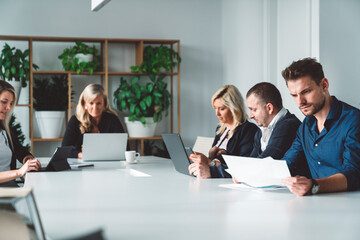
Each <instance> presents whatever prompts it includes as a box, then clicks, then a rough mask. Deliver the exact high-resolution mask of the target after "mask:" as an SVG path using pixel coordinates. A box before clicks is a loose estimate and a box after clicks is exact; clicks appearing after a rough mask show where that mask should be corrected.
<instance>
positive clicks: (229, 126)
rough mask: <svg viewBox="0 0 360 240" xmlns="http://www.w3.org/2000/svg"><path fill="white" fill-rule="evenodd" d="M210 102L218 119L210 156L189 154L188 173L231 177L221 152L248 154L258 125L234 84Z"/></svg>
mask: <svg viewBox="0 0 360 240" xmlns="http://www.w3.org/2000/svg"><path fill="white" fill-rule="evenodd" d="M211 103H212V106H213V108H214V109H215V113H216V116H217V117H218V119H219V125H218V127H217V128H216V136H215V140H214V142H213V147H212V148H211V149H210V151H209V158H208V157H206V156H205V155H204V154H201V153H194V154H191V155H190V160H192V161H193V162H194V163H192V164H191V165H190V166H189V173H190V174H193V175H195V176H197V177H198V178H210V177H213V178H219V177H223V178H224V177H229V178H230V177H231V175H230V174H228V173H227V172H226V171H225V169H226V168H227V167H226V165H225V162H224V161H223V159H222V157H221V155H222V154H229V155H237V156H249V155H250V153H251V151H252V148H253V143H254V136H255V133H256V131H257V129H258V128H257V126H256V125H255V124H253V123H250V122H249V121H248V120H247V115H246V112H245V106H244V100H243V97H242V96H241V94H240V92H239V90H238V89H237V88H236V87H235V86H233V85H225V86H224V87H222V88H220V89H219V90H218V91H217V92H216V93H215V94H214V95H213V97H212V99H211Z"/></svg>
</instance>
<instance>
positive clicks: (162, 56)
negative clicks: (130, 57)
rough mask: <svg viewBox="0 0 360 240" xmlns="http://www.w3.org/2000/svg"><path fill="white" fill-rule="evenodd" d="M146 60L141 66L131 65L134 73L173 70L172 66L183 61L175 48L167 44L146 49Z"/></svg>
mask: <svg viewBox="0 0 360 240" xmlns="http://www.w3.org/2000/svg"><path fill="white" fill-rule="evenodd" d="M143 58H144V61H143V62H142V63H141V64H140V65H139V66H131V67H130V69H131V71H132V72H134V73H147V74H149V73H154V74H155V73H159V72H161V71H164V70H165V71H167V72H171V70H172V68H173V67H175V66H176V65H177V64H178V63H180V62H181V58H180V56H179V55H178V54H177V52H175V51H174V50H173V49H171V48H168V47H166V46H163V45H161V46H159V47H152V46H147V47H146V48H145V49H144V56H143Z"/></svg>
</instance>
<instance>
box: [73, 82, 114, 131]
mask: <svg viewBox="0 0 360 240" xmlns="http://www.w3.org/2000/svg"><path fill="white" fill-rule="evenodd" d="M99 95H101V96H102V97H103V98H104V112H108V113H112V114H114V115H117V114H116V112H115V111H114V110H112V109H111V107H110V103H109V98H108V97H107V95H106V94H105V91H104V88H103V87H102V86H101V85H99V84H90V85H88V86H86V88H85V89H84V91H82V93H81V95H80V98H79V102H78V104H77V106H76V113H75V115H76V118H77V119H78V120H79V121H80V126H79V127H80V131H81V133H85V132H90V131H91V129H92V127H93V120H92V117H91V116H90V114H89V113H88V112H87V111H86V109H85V103H86V102H91V101H93V100H94V99H95V98H96V97H97V96H99Z"/></svg>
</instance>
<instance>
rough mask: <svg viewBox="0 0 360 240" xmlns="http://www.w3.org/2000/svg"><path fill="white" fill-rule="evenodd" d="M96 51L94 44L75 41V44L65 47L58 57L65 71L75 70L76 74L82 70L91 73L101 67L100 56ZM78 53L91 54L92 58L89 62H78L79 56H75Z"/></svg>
mask: <svg viewBox="0 0 360 240" xmlns="http://www.w3.org/2000/svg"><path fill="white" fill-rule="evenodd" d="M98 52H99V51H98V49H96V48H95V46H92V47H90V46H88V45H86V44H85V43H83V42H81V41H76V42H75V46H72V47H70V48H65V49H64V51H63V53H62V54H61V55H59V56H58V58H59V59H60V60H62V65H63V67H64V69H65V70H66V71H72V72H76V73H77V74H80V73H82V72H89V73H90V74H93V73H94V71H96V70H99V69H100V68H101V57H100V55H99V53H98ZM78 53H82V54H85V55H87V54H92V55H93V60H92V61H90V62H80V60H79V58H77V57H76V56H75V55H76V54H78Z"/></svg>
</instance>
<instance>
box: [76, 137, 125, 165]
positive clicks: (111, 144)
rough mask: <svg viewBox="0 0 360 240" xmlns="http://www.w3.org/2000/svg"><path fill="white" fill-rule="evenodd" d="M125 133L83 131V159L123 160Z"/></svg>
mask: <svg viewBox="0 0 360 240" xmlns="http://www.w3.org/2000/svg"><path fill="white" fill-rule="evenodd" d="M127 139H128V134H127V133H85V134H84V139H83V151H82V159H83V161H120V160H125V151H126V147H127Z"/></svg>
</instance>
